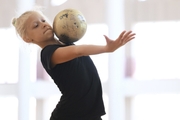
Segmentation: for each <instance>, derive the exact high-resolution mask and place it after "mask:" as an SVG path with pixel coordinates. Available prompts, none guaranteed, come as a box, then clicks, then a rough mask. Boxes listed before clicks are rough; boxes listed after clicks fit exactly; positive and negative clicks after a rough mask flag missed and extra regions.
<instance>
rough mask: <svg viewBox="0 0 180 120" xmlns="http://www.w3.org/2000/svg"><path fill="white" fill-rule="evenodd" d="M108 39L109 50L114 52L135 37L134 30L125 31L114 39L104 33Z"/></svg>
mask: <svg viewBox="0 0 180 120" xmlns="http://www.w3.org/2000/svg"><path fill="white" fill-rule="evenodd" d="M104 37H105V39H106V47H107V52H113V51H115V50H116V49H118V48H119V47H121V46H123V45H125V44H126V43H127V42H129V41H130V40H132V39H134V38H135V34H134V33H132V31H128V32H126V31H123V32H122V33H121V34H120V35H119V37H118V38H117V39H116V40H112V39H110V38H108V37H107V36H106V35H104Z"/></svg>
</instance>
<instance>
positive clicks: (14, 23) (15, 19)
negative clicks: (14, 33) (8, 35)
mask: <svg viewBox="0 0 180 120" xmlns="http://www.w3.org/2000/svg"><path fill="white" fill-rule="evenodd" d="M16 21H17V18H13V20H12V24H13V25H14V26H15V25H16Z"/></svg>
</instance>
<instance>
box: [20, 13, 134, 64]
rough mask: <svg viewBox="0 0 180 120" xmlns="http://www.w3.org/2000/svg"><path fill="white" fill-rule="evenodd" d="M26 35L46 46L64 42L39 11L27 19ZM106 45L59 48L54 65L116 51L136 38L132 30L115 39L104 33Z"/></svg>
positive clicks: (55, 53) (32, 40) (54, 55)
mask: <svg viewBox="0 0 180 120" xmlns="http://www.w3.org/2000/svg"><path fill="white" fill-rule="evenodd" d="M25 25H26V35H25V37H23V40H24V41H25V42H27V43H34V44H37V45H38V46H40V47H41V48H44V47H45V46H47V45H52V44H62V43H61V42H59V40H57V39H55V37H54V33H53V29H52V27H51V26H50V24H49V23H47V22H46V21H45V19H44V18H43V17H42V16H41V15H40V14H38V13H36V12H34V13H33V14H32V15H30V17H29V18H28V20H27V21H26V24H25ZM104 37H105V40H106V45H71V46H67V47H60V48H58V49H57V50H56V51H55V52H54V53H53V55H52V58H51V63H52V67H54V66H55V65H56V64H59V63H63V62H66V61H69V60H72V59H74V58H76V57H80V56H87V55H95V54H100V53H109V52H114V51H115V50H117V49H118V48H120V47H121V46H123V45H125V44H126V43H127V42H129V41H131V40H133V39H134V38H135V34H134V33H132V31H123V32H122V33H120V35H119V37H118V38H117V39H115V40H112V39H110V38H109V37H107V36H106V35H104Z"/></svg>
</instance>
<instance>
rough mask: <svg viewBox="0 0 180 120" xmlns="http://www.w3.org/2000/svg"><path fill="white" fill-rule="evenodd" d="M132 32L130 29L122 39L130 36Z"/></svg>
mask: <svg viewBox="0 0 180 120" xmlns="http://www.w3.org/2000/svg"><path fill="white" fill-rule="evenodd" d="M131 33H132V31H128V32H127V33H126V34H124V36H123V38H122V39H126V38H128V37H129V35H130V34H131Z"/></svg>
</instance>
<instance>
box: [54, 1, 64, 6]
mask: <svg viewBox="0 0 180 120" xmlns="http://www.w3.org/2000/svg"><path fill="white" fill-rule="evenodd" d="M66 1H67V0H51V5H52V6H59V5H62V4H63V3H65V2H66Z"/></svg>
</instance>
